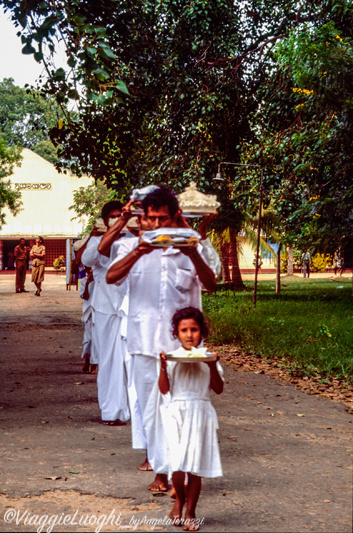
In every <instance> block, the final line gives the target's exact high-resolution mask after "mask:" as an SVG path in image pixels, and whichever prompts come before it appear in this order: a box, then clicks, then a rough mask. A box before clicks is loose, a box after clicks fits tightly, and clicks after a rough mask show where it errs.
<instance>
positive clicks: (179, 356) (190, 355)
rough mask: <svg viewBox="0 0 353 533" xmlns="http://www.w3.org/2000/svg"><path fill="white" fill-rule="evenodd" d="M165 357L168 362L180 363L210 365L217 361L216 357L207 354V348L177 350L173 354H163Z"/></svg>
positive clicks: (209, 353) (212, 354)
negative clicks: (203, 363) (205, 363)
mask: <svg viewBox="0 0 353 533" xmlns="http://www.w3.org/2000/svg"><path fill="white" fill-rule="evenodd" d="M165 356H166V358H167V359H168V361H179V362H181V363H199V362H201V361H204V362H207V363H210V362H212V361H217V355H215V354H214V353H212V352H208V351H207V348H191V350H185V349H184V348H179V349H178V350H175V351H174V352H170V353H167V354H165Z"/></svg>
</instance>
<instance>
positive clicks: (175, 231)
mask: <svg viewBox="0 0 353 533" xmlns="http://www.w3.org/2000/svg"><path fill="white" fill-rule="evenodd" d="M141 238H142V240H143V241H145V242H147V243H148V244H150V245H151V246H155V247H157V248H161V247H169V246H173V247H176V248H180V247H182V246H193V245H195V244H197V243H198V242H200V240H201V235H200V234H199V233H197V232H196V231H194V230H193V229H189V228H159V229H156V230H153V231H145V232H144V233H143V234H142V235H141Z"/></svg>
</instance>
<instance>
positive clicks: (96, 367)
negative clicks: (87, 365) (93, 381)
mask: <svg viewBox="0 0 353 533" xmlns="http://www.w3.org/2000/svg"><path fill="white" fill-rule="evenodd" d="M91 374H98V365H91Z"/></svg>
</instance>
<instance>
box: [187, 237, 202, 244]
mask: <svg viewBox="0 0 353 533" xmlns="http://www.w3.org/2000/svg"><path fill="white" fill-rule="evenodd" d="M194 242H199V239H197V238H196V237H190V239H188V244H193V243H194Z"/></svg>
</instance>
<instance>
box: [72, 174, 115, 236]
mask: <svg viewBox="0 0 353 533" xmlns="http://www.w3.org/2000/svg"><path fill="white" fill-rule="evenodd" d="M73 199H74V203H73V205H71V206H70V207H69V209H71V210H72V211H74V212H75V213H76V215H75V216H74V217H73V218H72V219H71V220H74V219H76V218H78V219H80V218H81V217H88V224H87V227H86V228H85V230H84V232H83V233H90V232H91V231H92V229H93V226H94V222H95V221H96V219H97V217H99V216H100V213H101V210H102V207H103V205H104V204H106V203H107V202H109V201H110V200H115V199H116V193H115V191H113V190H110V189H108V188H107V186H106V185H105V184H104V183H102V182H101V181H97V182H96V183H95V184H94V185H89V186H88V187H80V188H79V189H78V190H77V191H74V194H73Z"/></svg>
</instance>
